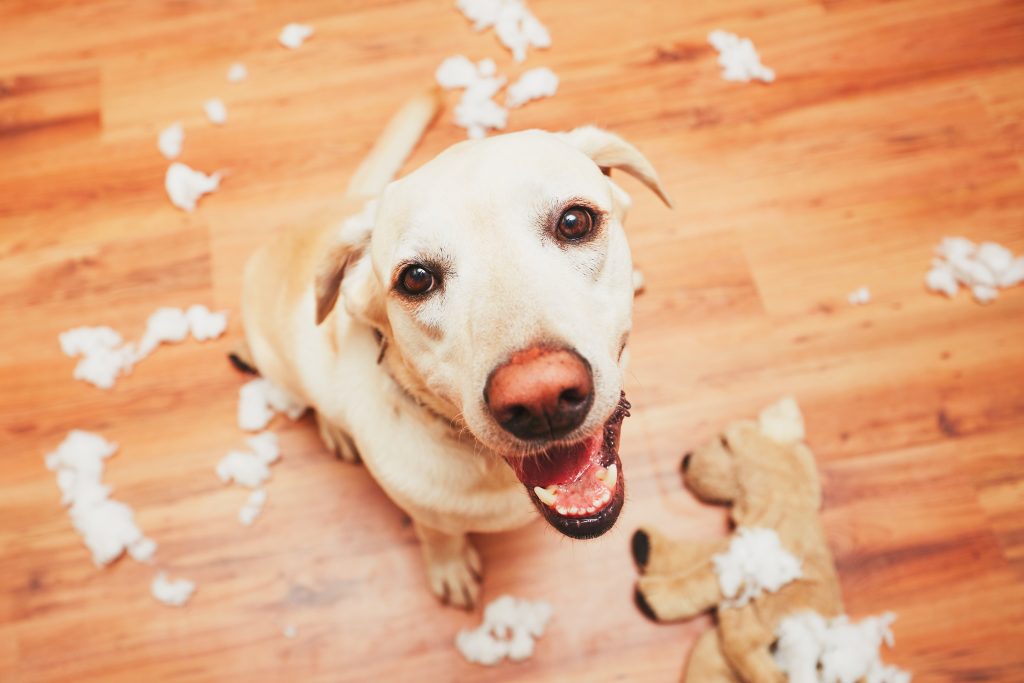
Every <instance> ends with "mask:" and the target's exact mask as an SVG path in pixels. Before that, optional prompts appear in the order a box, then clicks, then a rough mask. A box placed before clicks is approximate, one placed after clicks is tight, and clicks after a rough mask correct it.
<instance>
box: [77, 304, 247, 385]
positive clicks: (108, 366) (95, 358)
mask: <svg viewBox="0 0 1024 683" xmlns="http://www.w3.org/2000/svg"><path fill="white" fill-rule="evenodd" d="M226 328H227V312H226V311H222V312H219V313H211V312H210V310H209V309H208V308H206V306H202V305H199V304H196V305H193V306H191V307H189V309H188V310H187V311H183V310H182V309H180V308H172V307H166V306H165V307H161V308H158V309H157V310H156V311H155V312H154V313H153V314H152V315H150V316H149V319H148V320H147V322H146V331H145V333H144V334H143V335H142V339H141V340H140V341H139V342H138V344H136V343H134V342H129V343H125V342H124V340H123V339H122V338H121V335H120V334H118V333H117V332H116V331H114V330H113V329H111V328H110V327H106V326H101V327H76V328H73V329H70V330H68V331H66V332H62V333H61V334H60V348H61V350H62V351H63V352H64V353H65V354H66V355H67V356H70V357H72V358H74V357H76V356H81V357H82V360H80V361H79V362H78V365H76V366H75V372H74V377H75V379H80V380H83V381H85V382H89V383H90V384H93V385H95V386H97V387H99V388H100V389H109V388H110V387H112V386H114V382H115V381H116V380H117V378H118V376H120V375H123V374H128V373H129V372H131V371H132V368H133V367H135V364H136V363H138V362H139V361H141V360H143V359H144V358H146V357H147V356H149V355H150V354H151V353H153V351H154V350H155V349H156V347H157V346H159V345H160V344H162V343H177V342H181V341H184V340H185V338H186V337H187V336H188V334H189V332H191V333H192V337H193V338H195V340H196V341H206V340H208V339H215V338H217V337H219V336H220V335H222V334H224V330H225V329H226Z"/></svg>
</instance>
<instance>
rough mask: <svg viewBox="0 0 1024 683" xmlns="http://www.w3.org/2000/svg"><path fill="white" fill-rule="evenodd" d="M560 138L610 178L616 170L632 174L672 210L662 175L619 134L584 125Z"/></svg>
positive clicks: (560, 135) (561, 134)
mask: <svg viewBox="0 0 1024 683" xmlns="http://www.w3.org/2000/svg"><path fill="white" fill-rule="evenodd" d="M558 136H559V137H560V138H562V139H563V140H564V141H566V142H568V143H569V144H570V145H572V146H573V147H575V148H576V149H578V150H579V151H581V152H583V153H584V154H586V155H587V156H588V157H590V158H591V159H593V160H594V163H595V164H597V165H598V166H600V167H601V170H602V171H604V173H605V174H606V175H609V174H610V173H611V170H612V169H613V168H617V169H619V170H620V171H623V172H625V173H628V174H629V175H631V176H633V177H634V178H636V179H637V180H639V181H640V182H641V183H643V184H644V185H646V186H647V187H648V189H650V190H651V192H653V193H654V194H656V195H658V197H659V198H660V199H661V201H663V202H664V203H665V206H668V207H670V208H671V206H672V200H671V199H669V197H668V194H667V193H666V192H665V188H664V187H662V185H661V180H659V179H658V172H657V171H655V170H654V167H653V166H651V162H649V161H648V160H647V157H645V156H644V155H643V154H641V153H640V150H638V149H637V148H636V147H634V146H633V145H631V144H630V143H628V142H626V141H625V140H623V139H622V138H620V137H619V136H618V135H616V134H614V133H609V132H608V131H606V130H603V129H601V128H598V127H597V126H581V127H579V128H574V129H573V130H570V131H569V132H567V133H558Z"/></svg>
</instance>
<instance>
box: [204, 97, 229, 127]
mask: <svg viewBox="0 0 1024 683" xmlns="http://www.w3.org/2000/svg"><path fill="white" fill-rule="evenodd" d="M203 111H204V112H206V118H208V119H209V120H210V123H212V124H214V125H216V126H223V125H224V124H225V123H227V120H228V108H227V106H225V104H224V100H221V99H219V98H217V97H214V98H212V99H209V100H206V101H205V102H203Z"/></svg>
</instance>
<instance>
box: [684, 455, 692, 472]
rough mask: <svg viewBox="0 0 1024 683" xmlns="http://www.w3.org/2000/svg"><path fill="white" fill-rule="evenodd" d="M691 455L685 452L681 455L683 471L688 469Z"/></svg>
mask: <svg viewBox="0 0 1024 683" xmlns="http://www.w3.org/2000/svg"><path fill="white" fill-rule="evenodd" d="M692 457H693V453H687V454H686V455H684V456H683V472H686V471H687V470H689V469H690V458H692Z"/></svg>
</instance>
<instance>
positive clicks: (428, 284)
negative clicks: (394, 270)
mask: <svg viewBox="0 0 1024 683" xmlns="http://www.w3.org/2000/svg"><path fill="white" fill-rule="evenodd" d="M436 286H437V278H436V277H434V274H433V273H431V272H430V271H429V270H427V269H426V268H425V267H423V266H422V265H420V264H419V263H412V264H409V265H408V266H406V267H405V269H404V270H403V271H402V273H401V275H399V276H398V288H399V289H400V290H402V292H403V293H404V294H408V295H409V296H423V295H424V294H427V293H428V292H430V291H432V290H433V289H434V287H436Z"/></svg>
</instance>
